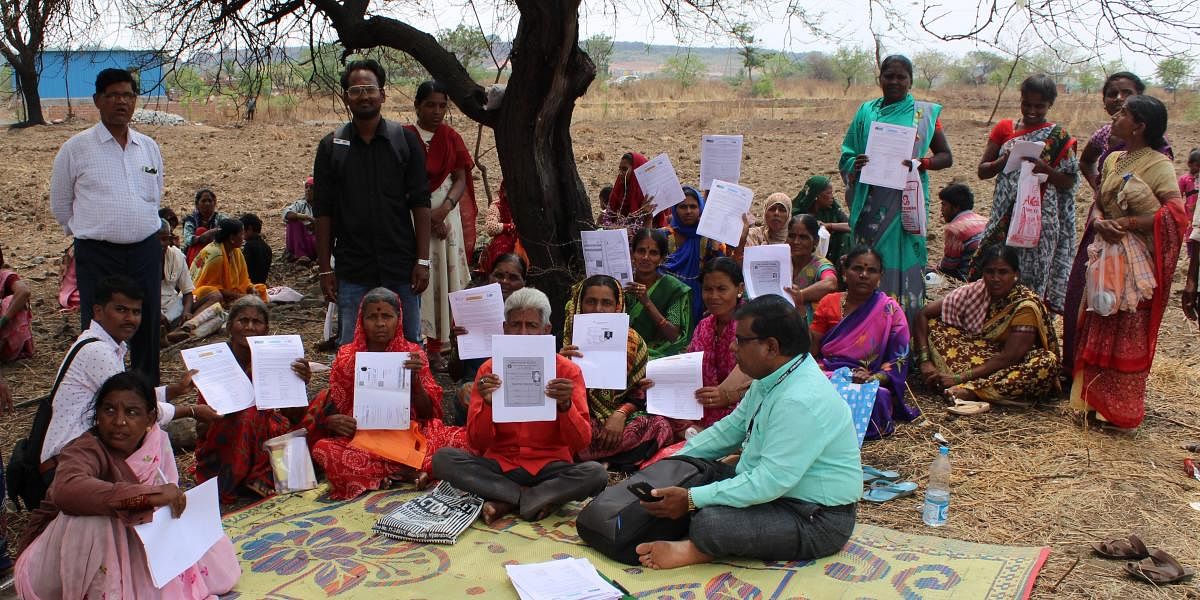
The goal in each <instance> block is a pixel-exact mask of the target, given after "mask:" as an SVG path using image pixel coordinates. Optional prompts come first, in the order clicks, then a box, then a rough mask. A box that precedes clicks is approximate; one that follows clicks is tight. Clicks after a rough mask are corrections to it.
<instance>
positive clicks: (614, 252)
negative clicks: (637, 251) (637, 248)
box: [579, 229, 633, 286]
mask: <svg viewBox="0 0 1200 600" xmlns="http://www.w3.org/2000/svg"><path fill="white" fill-rule="evenodd" d="M579 238H580V241H581V242H582V243H583V261H584V271H585V272H586V273H587V276H588V277H591V276H592V275H608V276H610V277H612V278H613V279H616V280H617V281H619V282H621V285H622V286H624V285H626V284H628V283H630V282H632V281H633V263H632V262H630V260H629V233H628V232H626V231H625V230H624V229H597V230H596V231H581V232H579Z"/></svg>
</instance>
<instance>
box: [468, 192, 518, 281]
mask: <svg viewBox="0 0 1200 600" xmlns="http://www.w3.org/2000/svg"><path fill="white" fill-rule="evenodd" d="M483 227H484V230H485V231H486V232H487V234H488V235H490V236H491V237H492V241H491V242H489V243H488V246H487V250H485V251H484V253H483V259H482V260H481V261H480V263H479V272H480V273H484V274H487V273H491V272H492V267H493V266H494V263H495V262H496V259H497V258H500V257H501V256H503V255H505V254H508V253H510V252H511V253H513V254H516V255H517V256H520V257H521V260H524V261H525V263H526V264H529V256H527V255H526V254H525V248H524V247H522V246H521V236H520V235H518V234H517V225H516V223H513V216H512V208H511V207H510V206H509V204H508V194H506V193H505V192H504V182H503V181H501V182H500V188H499V189H498V190H496V201H495V202H493V203H491V204H490V205H489V206H488V207H487V210H486V211H484V216H483Z"/></svg>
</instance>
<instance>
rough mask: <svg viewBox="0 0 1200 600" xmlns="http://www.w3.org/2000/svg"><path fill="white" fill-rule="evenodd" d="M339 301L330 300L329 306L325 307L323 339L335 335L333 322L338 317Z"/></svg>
mask: <svg viewBox="0 0 1200 600" xmlns="http://www.w3.org/2000/svg"><path fill="white" fill-rule="evenodd" d="M337 311H338V310H337V303H336V302H330V303H329V306H326V307H325V327H324V328H322V329H321V341H324V340H327V339H329V338H331V337H333V323H334V319H335V318H337Z"/></svg>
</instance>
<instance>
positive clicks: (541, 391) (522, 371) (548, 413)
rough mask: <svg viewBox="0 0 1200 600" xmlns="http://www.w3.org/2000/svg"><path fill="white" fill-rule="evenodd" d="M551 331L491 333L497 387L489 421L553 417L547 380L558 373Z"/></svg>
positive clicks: (552, 405)
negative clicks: (531, 333)
mask: <svg viewBox="0 0 1200 600" xmlns="http://www.w3.org/2000/svg"><path fill="white" fill-rule="evenodd" d="M554 357H555V352H554V336H552V335H497V336H494V337H492V372H493V373H495V374H496V375H497V376H498V377H500V387H499V388H498V389H497V390H496V391H495V392H493V393H492V421H493V422H495V423H525V422H529V421H553V420H555V419H556V418H557V417H558V415H557V407H556V406H555V402H554V399H553V398H551V397H549V396H547V395H546V384H547V382H549V381H550V380H551V379H554V378H555V376H556V373H557V370H556V368H555V362H554Z"/></svg>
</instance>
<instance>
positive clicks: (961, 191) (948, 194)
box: [938, 183, 975, 212]
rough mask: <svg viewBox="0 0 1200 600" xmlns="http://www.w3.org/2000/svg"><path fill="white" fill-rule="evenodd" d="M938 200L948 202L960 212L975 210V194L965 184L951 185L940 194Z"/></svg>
mask: <svg viewBox="0 0 1200 600" xmlns="http://www.w3.org/2000/svg"><path fill="white" fill-rule="evenodd" d="M938 199H939V200H941V201H942V202H948V203H949V204H950V205H951V206H953V207H954V208H957V209H958V212H962V211H964V210H971V209H972V208H975V193H974V192H972V191H971V188H969V187H967V185H966V184H965V183H951V184H950V185H948V186H946V187H944V188H942V190H941V191H940V192H938Z"/></svg>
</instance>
